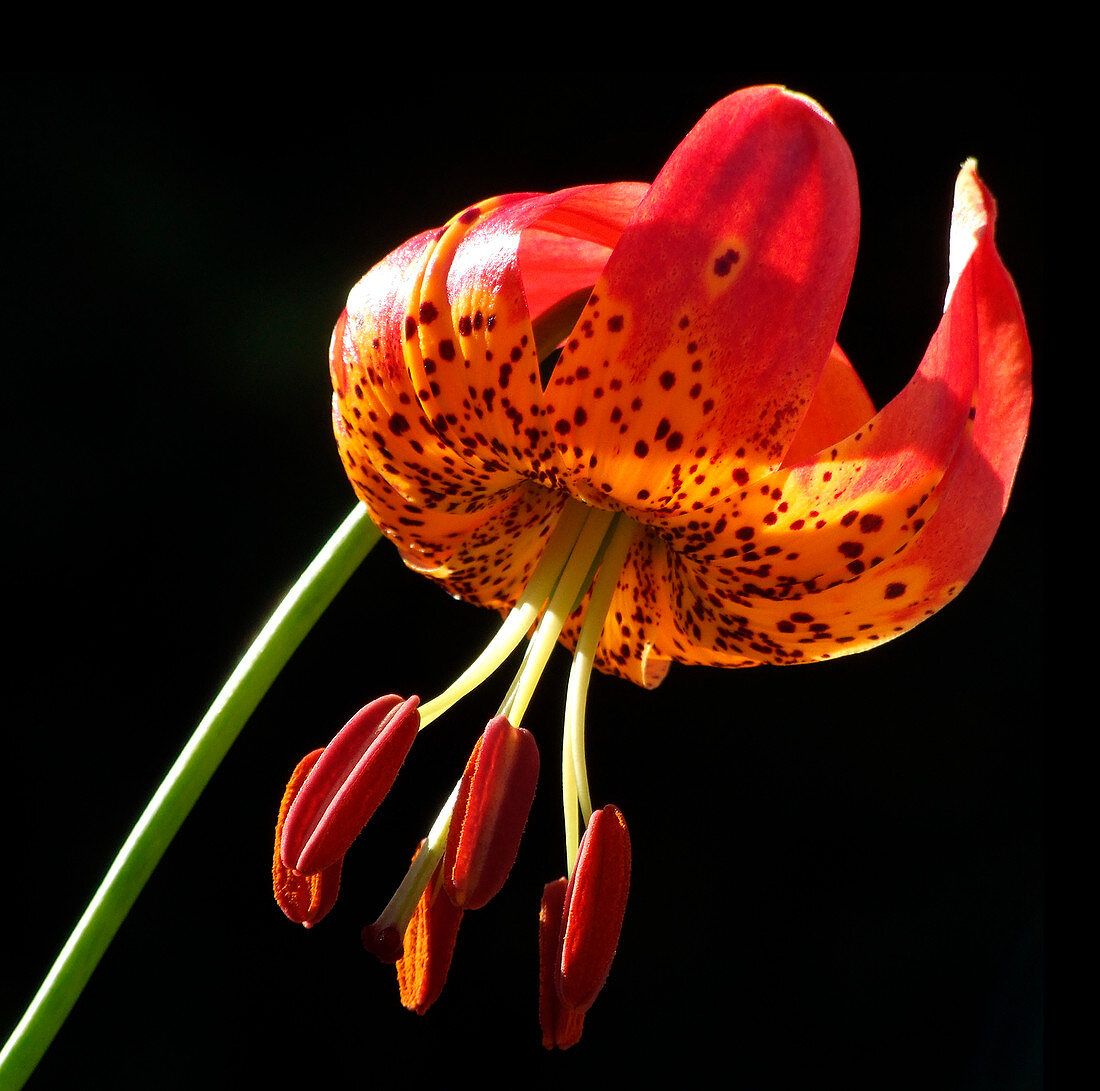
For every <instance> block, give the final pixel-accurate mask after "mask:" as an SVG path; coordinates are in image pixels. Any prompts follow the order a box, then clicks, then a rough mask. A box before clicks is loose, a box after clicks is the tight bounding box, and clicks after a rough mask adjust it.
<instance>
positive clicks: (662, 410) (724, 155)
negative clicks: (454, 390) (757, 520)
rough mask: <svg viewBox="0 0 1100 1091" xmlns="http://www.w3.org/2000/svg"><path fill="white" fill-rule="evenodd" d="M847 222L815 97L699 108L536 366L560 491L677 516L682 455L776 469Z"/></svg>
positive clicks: (844, 255)
mask: <svg viewBox="0 0 1100 1091" xmlns="http://www.w3.org/2000/svg"><path fill="white" fill-rule="evenodd" d="M858 224H859V207H858V194H857V189H856V180H855V170H854V166H853V164H852V159H851V154H850V152H849V150H848V147H847V144H846V143H845V142H844V140H843V138H842V137H841V136H840V134H839V133H838V132H837V130H836V127H835V126H834V125H833V123H832V121H831V120H830V119H829V118H828V117H827V116H826V115H825V114H824V113H823V111H821V109H820V108H819V107H818V106H817V105H816V104H814V103H812V102H811V101H809V100H808V99H806V98H805V97H803V96H800V95H795V94H791V93H790V92H787V91H786V90H784V89H782V88H778V87H765V88H752V89H750V90H748V91H743V92H738V93H737V94H735V95H731V96H730V97H729V98H727V99H724V100H723V101H722V102H720V103H718V104H717V105H716V106H715V107H713V108H712V109H711V110H710V111H709V112H708V113H707V114H706V115H705V117H704V118H703V119H702V120H701V121H700V122H699V124H698V125H697V126H696V127H695V128H694V129H693V130H692V132H691V133H690V134H689V135H688V136H687V138H686V139H685V140H684V142H683V143H682V144H681V145H680V146H679V147H678V148H677V149H676V151H675V152H674V153H673V155H672V157H671V158H670V159H669V161H668V163H667V164H666V166H665V167H664V169H663V170H662V171H661V174H660V175H659V177H658V178H657V180H656V181H655V182H654V184H653V186H652V187H651V188H650V190H649V192H648V193H647V194H646V196H645V197H644V198H643V199H642V201H641V202H640V203H639V205H638V207H637V209H636V210H635V213H634V216H633V218H632V220H631V222H630V223H629V224H628V225H627V227H626V228H625V229H624V231H623V234H622V238H621V239H620V240H619V243H618V245H617V246H616V247H615V250H614V252H613V253H612V255H611V258H610V259H609V260H608V264H607V267H606V268H605V270H604V273H603V275H602V277H601V278H600V280H599V282H598V283H597V285H596V287H595V290H594V292H593V294H592V297H591V299H590V300H589V302H588V304H587V306H586V307H585V310H584V312H583V313H582V315H581V319H580V321H579V323H578V325H577V328H576V331H575V334H574V337H573V338H572V339H571V341H570V342H569V344H568V345H567V347H566V350H565V352H564V353H563V356H562V359H561V360H560V361H559V363H558V366H557V368H556V369H555V371H554V375H553V377H552V378H551V382H550V385H549V387H548V389H547V396H546V401H547V403H548V408H549V410H550V412H551V415H552V417H553V418H554V420H555V421H556V422H561V423H562V425H563V426H564V425H569V432H568V443H569V446H568V447H566V449H564V450H563V451H562V452H561V461H562V462H563V463H564V464H565V467H566V471H565V472H566V479H567V483H568V487H569V488H570V490H571V491H573V492H574V494H575V495H577V496H580V497H581V498H584V499H589V500H593V501H596V502H599V503H607V502H608V498H610V499H611V500H612V501H613V502H614V503H617V504H619V505H622V506H623V507H624V508H626V509H627V510H631V511H634V512H637V513H644V512H654V513H657V512H661V511H667V510H672V511H678V510H680V509H681V508H684V509H686V508H687V507H690V500H687V497H686V496H684V495H682V494H683V493H684V484H685V481H686V480H687V476H688V469H687V467H688V463H689V462H697V463H698V462H705V463H711V462H712V461H713V460H721V462H722V471H723V472H724V473H725V475H726V477H727V478H729V477H730V476H731V475H734V474H736V475H738V476H739V477H740V476H742V475H743V476H744V479H745V480H746V481H747V482H750V483H751V482H752V481H755V480H757V479H758V478H759V477H761V476H762V475H763V474H766V473H768V472H770V471H772V470H773V469H775V468H776V467H777V466H778V465H779V464H780V463H781V461H782V459H783V456H784V454H785V453H786V451H787V449H788V447H789V445H790V443H791V440H792V438H793V436H794V435H795V432H796V431H797V429H798V426H799V424H800V422H801V421H802V418H803V417H804V416H805V414H806V411H807V407H808V405H809V404H810V401H811V399H812V396H813V392H814V390H815V388H816V386H817V384H818V379H819V377H820V375H821V372H822V369H823V368H824V367H825V364H826V361H827V360H828V358H829V354H830V350H831V349H832V346H833V344H834V342H835V338H836V331H837V327H838V325H839V322H840V316H841V312H842V310H843V307H844V303H845V300H846V298H847V294H848V286H849V283H850V280H851V275H852V269H853V265H854V261H855V251H856V242H857V236H858ZM578 410H579V411H580V413H581V414H582V416H581V419H580V420H579V421H578V419H577V412H578ZM716 483H717V482H716ZM691 499H694V496H692V497H691ZM685 500H687V503H686V504H685Z"/></svg>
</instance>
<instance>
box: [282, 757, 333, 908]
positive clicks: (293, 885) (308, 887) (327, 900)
mask: <svg viewBox="0 0 1100 1091" xmlns="http://www.w3.org/2000/svg"><path fill="white" fill-rule="evenodd" d="M322 753H323V751H322V750H314V751H313V752H312V753H311V754H307V755H306V756H305V757H304V758H302V760H301V761H300V762H299V763H298V765H297V767H296V768H295V770H294V772H293V773H292V774H291V777H290V781H289V782H288V784H287V786H286V791H285V792H284V793H283V799H282V803H281V804H280V805H279V818H278V820H277V822H276V824H275V853H274V857H273V859H272V863H271V881H272V886H273V888H274V891H275V900H276V902H278V904H279V908H280V909H282V911H283V912H284V913H285V914H286V916H287V917H288V918H289V919H290V920H292V921H293V922H294V923H295V924H302V925H305V927H306V928H312V927H313V925H315V924H316V923H317V922H318V921H319V920H321V918H322V917H324V915H325V914H326V913H327V912H328V911H329V910H330V909H331V908H332V906H333V903H334V902H335V901H336V895H337V894H338V893H339V890H340V870H341V866H342V862H341V861H339V860H337V862H336V863H335V864H332V865H331V866H330V867H328V868H326V869H325V870H323V871H320V872H318V873H316V874H314V875H303V874H302V873H301V872H300V871H296V870H295V869H294V868H288V867H287V866H286V865H285V864H284V863H283V860H282V841H283V827H284V826H285V825H286V816H287V814H288V812H289V811H290V808H291V805H292V804H293V802H294V800H295V797H296V796H297V795H298V792H299V791H300V790H301V787H302V784H303V783H304V782H305V779H306V777H307V776H308V775H309V773H310V770H312V769H313V767H314V765H316V764H317V760H318V758H320V756H321V754H322Z"/></svg>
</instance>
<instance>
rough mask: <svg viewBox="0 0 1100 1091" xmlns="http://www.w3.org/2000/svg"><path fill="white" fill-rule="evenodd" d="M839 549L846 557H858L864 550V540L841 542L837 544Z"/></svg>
mask: <svg viewBox="0 0 1100 1091" xmlns="http://www.w3.org/2000/svg"><path fill="white" fill-rule="evenodd" d="M837 549H838V550H840V552H841V553H843V554H844V556H845V557H858V556H859V555H860V554H861V553H862V552H863V543H862V542H841V543H840V545H838V546H837Z"/></svg>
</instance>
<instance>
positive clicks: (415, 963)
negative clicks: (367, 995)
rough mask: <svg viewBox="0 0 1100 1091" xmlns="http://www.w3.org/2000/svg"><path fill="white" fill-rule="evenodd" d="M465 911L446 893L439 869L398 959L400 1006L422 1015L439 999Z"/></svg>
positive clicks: (423, 897) (414, 914)
mask: <svg viewBox="0 0 1100 1091" xmlns="http://www.w3.org/2000/svg"><path fill="white" fill-rule="evenodd" d="M462 915H463V910H461V909H459V908H457V907H456V906H455V905H453V904H452V903H451V900H450V898H448V897H447V895H446V894H445V893H444V891H443V883H442V881H441V869H440V868H437V869H436V871H435V874H434V875H433V876H432V879H431V882H430V883H429V884H428V886H427V888H426V889H425V891H424V893H423V894H421V896H420V900H419V901H418V902H417V903H416V910H415V911H414V913H413V915H412V919H411V920H410V921H409V925H408V927H407V928H406V929H405V936H404V941H403V952H404V953H403V954H402V955H401V957H400V958H399V959H398V960H397V987H398V990H399V992H400V995H401V1003H402V1004H403V1005H404V1006H405V1007H406V1008H408V1009H409V1011H414V1012H416V1014H417V1015H423V1014H424V1013H425V1012H426V1011H427V1010H428V1008H430V1007H431V1006H432V1004H434V1003H435V1002H436V1000H438V999H439V994H440V993H441V992H442V991H443V985H444V983H445V982H446V980H447V971H448V970H449V969H450V966H451V955H452V954H453V952H454V946H455V940H456V939H457V938H458V926H459V925H460V924H461V923H462Z"/></svg>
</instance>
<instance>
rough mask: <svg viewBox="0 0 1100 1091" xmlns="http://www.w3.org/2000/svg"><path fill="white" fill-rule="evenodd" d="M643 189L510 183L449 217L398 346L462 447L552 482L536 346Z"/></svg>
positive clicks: (442, 425)
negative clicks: (533, 188)
mask: <svg viewBox="0 0 1100 1091" xmlns="http://www.w3.org/2000/svg"><path fill="white" fill-rule="evenodd" d="M644 191H645V187H644V186H641V185H638V184H616V185H606V186H583V187H578V188H576V189H568V190H561V191H558V192H556V193H549V194H510V195H507V196H505V197H496V198H492V199H490V200H486V201H482V202H479V203H478V204H476V205H473V206H471V207H470V208H468V209H466V210H465V211H463V212H462V213H460V214H459V215H458V216H456V217H454V218H453V219H452V220H451V221H450V223H449V224H448V225H447V228H446V230H445V231H444V233H443V234H442V236H441V237H440V238H439V240H438V242H437V243H436V244H435V246H434V248H433V250H432V253H431V256H430V258H429V260H428V261H427V263H426V265H425V269H424V275H423V277H422V279H421V282H420V286H419V297H418V298H419V305H418V308H417V310H416V312H415V313H412V312H411V311H410V314H409V316H408V322H409V324H410V328H412V327H413V326H414V325H415V329H416V344H415V350H416V351H415V352H414V351H412V350H413V348H414V345H413V341H412V339H410V341H409V342H407V344H406V358H407V360H408V362H409V373H410V376H411V377H412V380H413V382H414V384H415V385H416V387H417V390H418V392H419V393H420V397H421V404H422V405H423V407H424V410H425V414H426V416H427V417H428V419H430V420H431V421H432V423H433V425H434V426H435V428H436V430H437V431H438V432H439V434H440V435H442V436H444V437H445V438H446V440H447V441H448V443H450V445H451V446H452V448H453V449H454V450H455V451H456V452H457V453H459V454H460V455H461V456H462V457H463V459H465V460H467V461H469V462H471V463H473V464H479V465H482V466H483V467H484V468H485V470H486V471H487V472H489V473H492V474H495V475H497V476H500V475H503V474H508V473H513V474H522V475H524V476H526V477H529V478H532V479H535V480H539V481H541V482H543V483H544V484H553V482H554V476H555V475H554V468H553V466H552V465H551V464H550V461H551V459H552V458H553V454H554V451H555V442H556V440H557V439H558V438H559V437H558V436H557V434H556V433H555V432H554V430H553V427H554V425H555V423H556V422H555V421H553V420H551V419H550V418H549V417H548V415H547V412H546V408H545V405H544V398H543V383H542V377H541V374H540V357H541V356H542V355H545V354H546V353H548V352H549V351H550V350H551V349H553V348H554V347H555V345H556V343H557V340H558V339H559V338H560V337H561V336H564V334H565V333H566V332H568V330H569V328H570V325H571V321H572V318H573V317H574V316H575V311H571V310H570V306H569V305H570V304H572V305H573V306H574V307H579V306H580V302H583V298H585V297H587V294H588V291H589V289H590V288H591V285H592V283H593V282H594V280H595V278H596V276H597V275H598V274H599V271H600V269H601V268H602V267H603V264H604V262H605V261H606V260H607V256H608V254H609V253H610V252H611V247H612V246H613V245H614V243H615V241H616V240H617V239H618V237H619V233H620V232H621V230H622V226H623V223H624V222H625V221H626V218H627V216H628V215H629V213H630V211H631V209H632V208H633V206H634V204H636V203H637V200H638V198H639V197H640V196H641V194H642V193H643V192H644ZM577 296H580V297H581V299H580V302H575V297H577ZM559 311H563V312H564V313H563V314H559V313H558V312H559ZM564 316H567V317H568V321H565V320H564ZM559 327H560V329H559ZM540 341H541V342H543V343H542V344H540Z"/></svg>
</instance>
